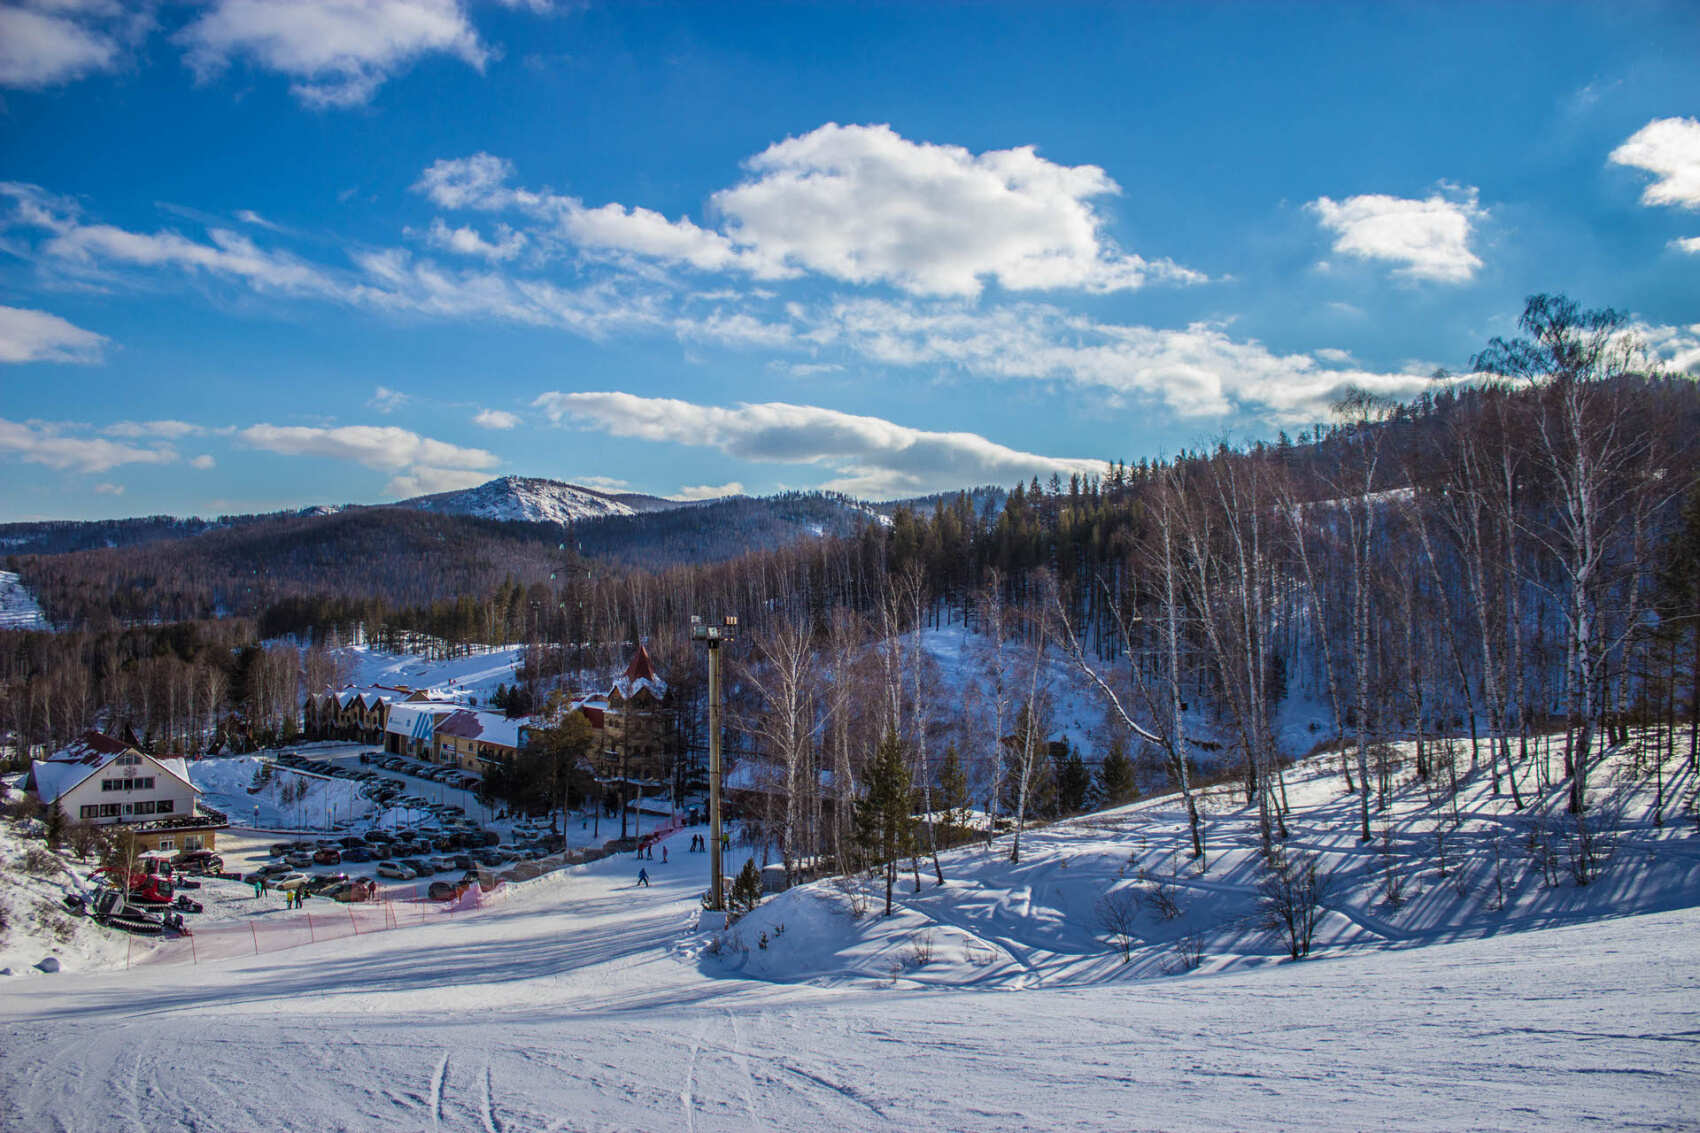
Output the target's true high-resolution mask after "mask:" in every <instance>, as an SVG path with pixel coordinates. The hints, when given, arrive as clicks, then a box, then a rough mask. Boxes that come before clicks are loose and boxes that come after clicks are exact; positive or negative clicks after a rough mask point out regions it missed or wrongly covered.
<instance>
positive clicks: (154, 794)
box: [24, 731, 229, 850]
mask: <svg viewBox="0 0 1700 1133" xmlns="http://www.w3.org/2000/svg"><path fill="white" fill-rule="evenodd" d="M24 789H25V790H26V791H28V792H30V793H31V794H33V795H35V797H36V798H38V799H40V800H41V802H42V804H43V805H44V806H57V807H58V808H59V809H60V810H61V811H63V812H64V814H65V816H66V817H67V818H69V819H71V820H72V821H86V822H93V823H97V824H99V825H101V826H116V825H122V826H124V827H126V828H127V829H129V830H132V831H134V832H135V834H136V837H137V840H138V842H139V844H140V845H141V846H142V847H143V848H145V849H149V850H210V849H213V848H214V839H215V836H216V833H217V831H219V830H222V829H224V828H225V827H226V826H228V825H229V823H228V821H227V820H226V818H225V816H224V815H223V814H221V813H219V812H218V811H216V810H213V809H211V808H210V807H203V806H201V805H200V804H199V798H200V791H198V790H197V789H196V788H195V785H194V784H193V783H191V782H190V781H189V766H188V764H187V763H186V762H185V761H184V760H183V759H181V758H172V759H166V758H162V757H159V756H154V755H149V754H148V753H147V752H144V751H140V750H138V749H137V748H135V747H134V746H132V745H130V744H127V743H125V742H124V741H123V740H119V739H114V738H113V737H111V736H106V735H102V734H101V733H99V732H94V731H90V732H84V733H83V735H82V736H81V738H79V739H78V740H76V741H75V742H74V743H72V744H71V745H70V746H68V747H66V748H64V749H63V750H61V751H57V752H54V753H53V754H52V755H50V756H48V757H47V758H46V759H38V760H35V761H34V762H33V763H31V764H30V772H29V777H28V778H27V779H26V780H25V781H24Z"/></svg>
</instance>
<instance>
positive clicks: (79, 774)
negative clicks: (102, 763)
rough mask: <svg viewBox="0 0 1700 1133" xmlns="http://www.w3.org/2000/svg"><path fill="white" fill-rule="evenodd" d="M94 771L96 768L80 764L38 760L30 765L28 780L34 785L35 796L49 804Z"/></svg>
mask: <svg viewBox="0 0 1700 1133" xmlns="http://www.w3.org/2000/svg"><path fill="white" fill-rule="evenodd" d="M96 770H97V768H94V767H85V766H84V765H83V764H81V763H59V762H56V761H54V760H51V759H38V760H36V761H35V762H34V763H32V764H30V780H31V781H32V782H33V783H34V784H35V793H36V796H37V797H38V798H40V799H41V801H42V802H44V803H51V802H53V801H54V800H55V799H57V798H60V797H61V796H63V795H64V794H65V792H66V791H69V790H70V789H71V788H72V787H75V786H76V785H77V784H78V783H81V782H82V781H83V780H84V779H87V778H88V777H89V776H90V775H93V774H94V773H95V771H96Z"/></svg>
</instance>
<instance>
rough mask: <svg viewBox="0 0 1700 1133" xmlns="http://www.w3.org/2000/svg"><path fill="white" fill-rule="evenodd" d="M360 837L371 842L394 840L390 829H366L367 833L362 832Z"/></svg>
mask: <svg viewBox="0 0 1700 1133" xmlns="http://www.w3.org/2000/svg"><path fill="white" fill-rule="evenodd" d="M360 837H361V838H362V839H364V840H365V841H366V842H368V843H371V842H388V841H391V840H392V838H391V835H390V832H389V831H388V830H368V831H366V833H364V834H362V835H361V836H360Z"/></svg>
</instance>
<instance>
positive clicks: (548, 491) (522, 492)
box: [396, 476, 679, 524]
mask: <svg viewBox="0 0 1700 1133" xmlns="http://www.w3.org/2000/svg"><path fill="white" fill-rule="evenodd" d="M396 506H398V507H410V508H417V509H419V510H420V511H434V512H438V513H441V514H445V515H469V516H474V517H476V518H479V519H504V520H518V521H522V522H527V523H561V524H566V523H577V522H579V521H581V520H586V519H602V518H604V517H606V516H613V515H637V514H638V513H639V512H649V511H665V510H668V509H670V508H675V507H678V506H679V505H678V504H677V503H675V502H674V501H672V500H664V499H661V498H660V497H658V496H645V495H640V494H638V493H633V492H622V493H620V494H618V495H615V494H613V493H610V492H602V491H598V490H596V489H595V488H586V487H584V486H583V485H581V484H568V483H565V482H564V481H561V480H547V479H544V478H542V477H538V476H498V477H496V479H494V480H489V481H486V482H485V483H483V484H480V485H478V486H477V487H476V488H465V489H462V490H461V491H458V492H437V493H434V494H432V495H429V496H415V497H413V498H412V499H408V500H400V501H398V502H397V505H396Z"/></svg>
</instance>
